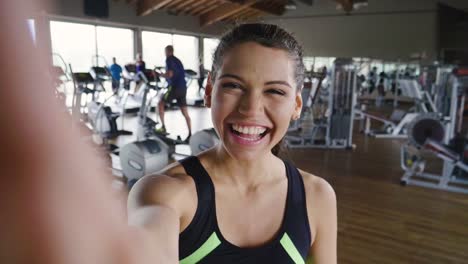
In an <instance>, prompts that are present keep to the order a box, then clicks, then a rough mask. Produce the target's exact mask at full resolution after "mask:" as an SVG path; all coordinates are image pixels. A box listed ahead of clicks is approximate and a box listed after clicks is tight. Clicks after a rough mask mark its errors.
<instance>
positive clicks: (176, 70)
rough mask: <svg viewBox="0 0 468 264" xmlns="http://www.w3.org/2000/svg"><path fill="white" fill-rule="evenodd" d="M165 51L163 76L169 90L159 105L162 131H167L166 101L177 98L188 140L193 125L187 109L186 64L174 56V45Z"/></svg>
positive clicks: (167, 47)
mask: <svg viewBox="0 0 468 264" xmlns="http://www.w3.org/2000/svg"><path fill="white" fill-rule="evenodd" d="M165 53H166V72H165V73H164V74H161V76H162V77H164V78H166V80H167V83H168V90H167V92H166V94H164V96H163V97H162V100H161V101H159V105H158V107H159V117H160V119H161V123H162V127H161V129H160V131H161V132H163V133H166V123H165V121H164V112H165V107H166V103H170V102H172V101H173V100H174V99H175V100H177V105H178V106H179V107H180V111H181V112H182V115H183V116H184V118H185V121H186V122H187V128H188V136H187V138H186V139H185V141H186V142H188V140H189V139H190V137H191V136H192V125H191V120H190V116H189V114H188V110H187V98H186V97H187V83H186V81H185V69H184V65H183V64H182V62H181V61H180V60H179V59H178V58H177V57H176V56H174V47H173V46H172V45H169V46H166V48H165Z"/></svg>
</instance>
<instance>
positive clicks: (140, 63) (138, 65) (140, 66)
mask: <svg viewBox="0 0 468 264" xmlns="http://www.w3.org/2000/svg"><path fill="white" fill-rule="evenodd" d="M145 70H146V63H145V61H144V60H143V55H141V53H138V54H137V57H136V61H135V74H137V75H138V73H139V72H141V73H143V74H144V73H145ZM142 85H143V81H141V80H140V79H139V77H137V82H136V86H135V92H134V93H137V92H138V90H139V89H140V87H141V86H142Z"/></svg>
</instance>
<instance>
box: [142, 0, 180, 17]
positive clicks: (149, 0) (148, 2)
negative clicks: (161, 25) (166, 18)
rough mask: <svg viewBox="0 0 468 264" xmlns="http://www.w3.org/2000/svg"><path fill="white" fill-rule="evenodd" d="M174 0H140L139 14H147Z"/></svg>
mask: <svg viewBox="0 0 468 264" xmlns="http://www.w3.org/2000/svg"><path fill="white" fill-rule="evenodd" d="M171 1H172V0H139V1H138V2H137V15H138V16H146V15H149V14H151V12H153V10H158V9H161V8H162V7H164V6H165V5H167V4H169V3H170V2H171Z"/></svg>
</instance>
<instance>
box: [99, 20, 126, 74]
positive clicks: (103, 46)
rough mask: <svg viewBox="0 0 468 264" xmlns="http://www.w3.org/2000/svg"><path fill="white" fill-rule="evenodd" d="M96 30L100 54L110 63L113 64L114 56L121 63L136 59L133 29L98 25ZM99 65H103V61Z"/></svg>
mask: <svg viewBox="0 0 468 264" xmlns="http://www.w3.org/2000/svg"><path fill="white" fill-rule="evenodd" d="M96 30H97V44H98V45H97V49H98V50H97V51H98V54H99V55H100V56H102V57H104V59H105V61H106V62H107V63H108V64H112V57H115V58H116V59H117V63H119V64H121V65H124V64H127V63H129V62H133V61H134V58H133V57H134V56H133V31H132V30H130V29H123V28H114V27H101V26H97V27H96ZM99 65H103V64H102V62H101V61H100V62H99Z"/></svg>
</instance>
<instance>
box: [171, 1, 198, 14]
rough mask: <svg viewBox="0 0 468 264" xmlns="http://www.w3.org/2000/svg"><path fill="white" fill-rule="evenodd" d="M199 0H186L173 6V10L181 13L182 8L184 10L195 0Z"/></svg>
mask: <svg viewBox="0 0 468 264" xmlns="http://www.w3.org/2000/svg"><path fill="white" fill-rule="evenodd" d="M196 1H197V0H186V1H184V2H182V3H179V4H178V5H176V6H174V7H173V10H174V11H175V12H176V14H180V13H181V12H182V10H184V9H185V8H186V7H190V6H192V5H193V3H194V2H196Z"/></svg>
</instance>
